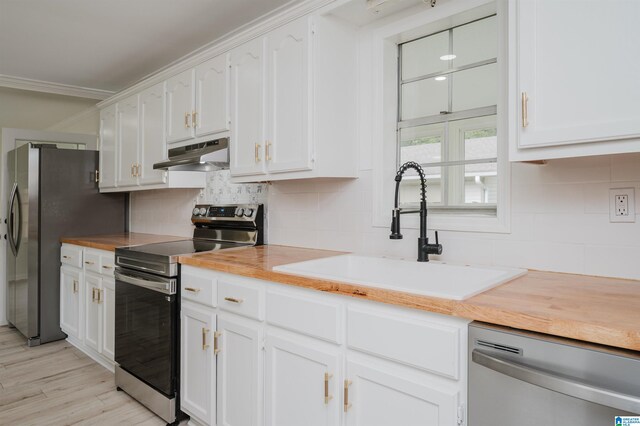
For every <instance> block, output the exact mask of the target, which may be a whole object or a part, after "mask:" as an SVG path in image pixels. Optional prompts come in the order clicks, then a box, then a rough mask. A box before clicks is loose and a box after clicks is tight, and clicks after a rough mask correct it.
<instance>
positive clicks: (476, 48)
mask: <svg viewBox="0 0 640 426" xmlns="http://www.w3.org/2000/svg"><path fill="white" fill-rule="evenodd" d="M496 22H497V19H496V17H495V16H492V17H489V18H485V19H482V20H480V21H476V22H472V23H470V24H467V25H463V26H461V27H457V28H454V29H453V54H455V55H456V57H455V58H454V59H453V67H454V68H457V67H461V66H464V65H468V64H473V63H476V62H480V61H484V60H487V59H493V58H495V57H497V56H498V26H497V25H496Z"/></svg>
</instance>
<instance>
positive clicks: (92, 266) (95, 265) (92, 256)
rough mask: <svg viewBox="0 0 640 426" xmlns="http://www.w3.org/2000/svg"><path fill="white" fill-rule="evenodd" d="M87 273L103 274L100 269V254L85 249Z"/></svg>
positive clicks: (84, 262)
mask: <svg viewBox="0 0 640 426" xmlns="http://www.w3.org/2000/svg"><path fill="white" fill-rule="evenodd" d="M82 263H83V264H84V269H85V271H91V272H95V273H96V274H101V273H102V270H101V269H102V268H100V252H98V251H95V250H91V249H85V250H84V259H83V262H82Z"/></svg>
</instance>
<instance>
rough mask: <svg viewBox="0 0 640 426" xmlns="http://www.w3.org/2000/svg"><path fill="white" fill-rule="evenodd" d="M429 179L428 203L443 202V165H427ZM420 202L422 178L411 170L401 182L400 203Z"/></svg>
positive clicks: (427, 177) (427, 178)
mask: <svg viewBox="0 0 640 426" xmlns="http://www.w3.org/2000/svg"><path fill="white" fill-rule="evenodd" d="M424 172H425V177H426V181H427V203H428V204H438V203H441V202H442V185H441V181H442V171H441V167H425V168H424ZM419 202H420V179H419V178H418V175H417V174H416V173H410V172H409V171H408V172H407V173H406V174H405V176H404V177H403V178H402V183H401V184H400V204H401V205H402V204H416V203H419Z"/></svg>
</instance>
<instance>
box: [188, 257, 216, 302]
mask: <svg viewBox="0 0 640 426" xmlns="http://www.w3.org/2000/svg"><path fill="white" fill-rule="evenodd" d="M216 281H217V280H216V277H215V275H213V274H208V273H206V271H202V270H198V269H196V268H190V267H188V266H183V267H182V270H181V272H180V290H181V296H182V298H183V299H187V300H191V301H194V302H197V303H202V304H203V305H206V306H211V307H215V306H216V287H217V285H216Z"/></svg>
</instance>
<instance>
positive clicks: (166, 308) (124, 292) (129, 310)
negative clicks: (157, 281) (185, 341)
mask: <svg viewBox="0 0 640 426" xmlns="http://www.w3.org/2000/svg"><path fill="white" fill-rule="evenodd" d="M176 305H177V300H176V295H175V294H174V295H167V294H164V293H160V292H157V291H154V290H150V289H147V288H144V287H139V286H136V285H133V284H128V283H124V282H122V281H116V319H115V360H116V362H117V363H118V364H120V367H122V368H123V369H125V370H127V371H128V372H129V373H131V374H133V375H134V376H136V377H138V378H139V379H141V380H143V381H144V382H146V383H147V384H148V385H150V386H152V387H154V388H155V389H156V390H158V391H159V392H162V393H163V394H165V395H166V396H169V397H171V396H173V395H174V394H175V383H174V378H175V377H176V355H177V354H176V352H177V350H176V348H177V324H176V322H177V311H176V309H177V306H176Z"/></svg>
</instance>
